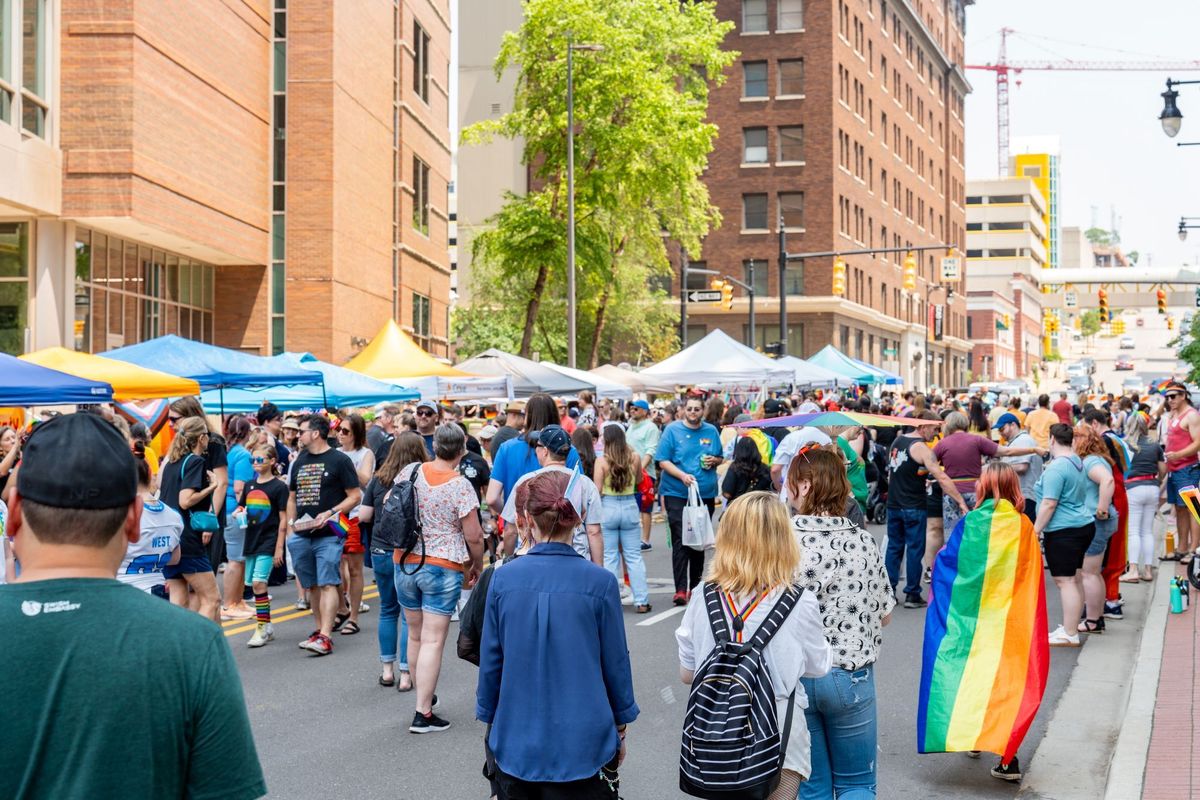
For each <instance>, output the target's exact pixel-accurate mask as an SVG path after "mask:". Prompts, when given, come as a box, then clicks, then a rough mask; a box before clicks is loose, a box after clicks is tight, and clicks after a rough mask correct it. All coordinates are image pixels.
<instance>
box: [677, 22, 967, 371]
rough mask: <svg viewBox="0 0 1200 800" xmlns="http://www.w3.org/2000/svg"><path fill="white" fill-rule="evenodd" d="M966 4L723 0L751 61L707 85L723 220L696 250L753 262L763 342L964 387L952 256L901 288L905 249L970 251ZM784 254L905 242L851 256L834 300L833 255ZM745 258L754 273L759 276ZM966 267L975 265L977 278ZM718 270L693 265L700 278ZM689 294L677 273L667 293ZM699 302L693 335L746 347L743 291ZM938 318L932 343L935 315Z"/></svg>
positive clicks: (722, 266)
mask: <svg viewBox="0 0 1200 800" xmlns="http://www.w3.org/2000/svg"><path fill="white" fill-rule="evenodd" d="M969 4H970V3H969V2H966V1H965V0H953V1H952V2H948V3H947V2H931V1H930V0H837V2H830V3H824V4H813V3H803V2H801V1H800V0H718V3H717V13H718V15H719V16H720V17H722V18H723V19H727V20H732V21H733V22H734V23H735V25H736V29H735V31H734V32H733V33H732V34H731V35H730V36H729V38H728V39H727V45H728V46H729V47H730V48H732V49H736V50H738V51H739V52H740V53H741V56H740V58H739V59H738V61H737V62H736V63H735V64H734V65H733V66H732V68H731V70H730V73H729V75H728V76H727V77H728V80H727V82H726V83H725V85H724V86H722V87H720V88H717V89H715V90H714V91H713V92H712V95H711V102H710V112H709V114H710V118H711V119H712V120H713V121H714V122H715V123H716V124H717V125H718V126H719V128H720V134H719V138H718V141H717V144H716V149H715V151H714V153H713V154H712V158H711V160H710V166H709V170H708V173H707V177H706V181H707V184H708V187H709V191H710V194H711V196H712V199H713V202H714V203H715V204H716V205H717V206H718V207H719V208H720V210H721V214H722V217H723V219H724V222H723V224H722V226H721V227H720V228H719V229H717V230H715V231H713V232H712V233H710V235H709V236H708V238H707V240H706V241H705V242H704V247H703V252H702V253H698V254H691V258H692V259H693V263H695V262H697V261H698V262H703V263H702V266H703V267H704V268H706V269H716V270H718V271H719V272H720V273H722V274H730V275H733V276H735V277H737V278H740V279H745V278H747V277H749V275H750V273H751V269H752V271H753V281H754V285H755V287H756V298H755V304H756V308H755V311H756V324H757V328H758V330H757V331H756V336H755V342H756V343H757V344H758V345H759V346H761V345H762V344H763V343H769V342H773V341H777V340H779V339H780V326H779V306H780V302H779V298H780V294H781V292H782V294H783V295H784V296H785V297H786V305H787V325H788V335H787V341H786V342H785V347H786V350H787V352H789V353H792V354H795V355H800V356H806V355H811V354H813V353H815V352H816V351H817V350H819V349H821V348H822V347H823V346H825V345H826V344H829V343H833V344H834V345H835V346H837V347H838V348H839V349H841V350H842V351H843V352H845V353H847V354H848V355H850V356H852V357H855V358H861V359H863V360H865V361H868V362H870V363H872V364H876V365H880V366H883V367H885V368H887V369H890V370H892V371H895V372H898V373H900V374H901V375H902V376H903V377H904V378H905V383H906V384H907V385H908V386H910V387H917V388H923V387H925V386H926V385H928V384H929V383H932V384H934V385H937V386H943V387H945V386H957V385H961V384H962V381H963V379H964V378H965V375H966V370H967V360H968V359H967V357H968V353H969V350H970V344H969V342H968V341H967V331H966V319H967V311H966V298H965V297H964V296H963V287H962V284H961V283H957V284H945V285H943V282H942V280H941V272H940V263H941V259H942V257H943V256H945V255H947V253H946V252H945V251H941V250H930V251H924V252H920V253H917V254H916V256H917V260H918V269H917V281H916V289H915V291H905V290H904V289H903V274H902V273H903V262H904V259H905V255H906V253H905V252H904V249H905V248H908V247H919V246H932V245H945V244H949V245H953V246H954V247H956V248H958V250H959V251H962V250H965V222H966V212H965V173H964V167H963V136H964V133H963V101H964V98H965V96H966V94H967V92H968V91H969V90H970V87H969V85H968V83H967V81H966V80H965V78H964V76H963V72H962V63H963V32H964V25H965V11H966V6H967V5H969ZM781 228H782V230H783V232H784V233H785V235H786V247H787V252H788V253H790V254H798V253H804V252H826V251H847V250H862V249H872V248H895V249H898V250H901V252H895V253H886V254H876V255H851V256H846V257H845V261H846V264H847V274H846V281H845V283H846V289H845V293H844V294H843V295H841V296H838V295H835V294H834V293H833V278H832V267H833V258H831V257H814V258H806V259H803V260H791V261H789V264H788V268H787V269H786V271H785V272H784V274H783V275H782V280H781V276H780V271H779V258H778V252H779V233H780V229H781ZM751 265H753V268H751ZM968 274H969V270H968ZM709 278H710V276H708V275H702V274H697V275H691V276H689V281H690V283H691V286H690V287H685V288H704V287H703V286H702V285H703V284H706V283H707V281H708V280H709ZM673 288H674V289H675V290H676V291H679V290H680V289H681V287H680V286H679V271H678V270H677V277H676V282H675V285H674V287H673ZM741 295H742V293H741V291H740V290H739V291H738V292H737V296H736V298H735V300H734V304H733V308H732V309H730V310H722V309H720V308H717V307H715V306H712V305H699V304H694V305H692V307H691V308H690V309H689V314H688V323H689V324H688V331H687V335H688V336H687V338H688V339H689V340H690V341H695V340H696V339H697V338H698V337H699V336H701V335H703V334H704V333H705V332H707V331H708V330H710V329H712V328H718V327H719V328H721V329H723V330H725V331H726V332H727V333H729V334H730V335H732V336H734V337H735V338H738V339H743V340H748V339H749V337H748V335H747V333H748V331H747V330H746V328H747V326H748V324H749V319H748V311H749V307H748V306H749V301H748V298H747V297H744V296H741ZM938 306H941V307H942V308H941V309H939V313H941V315H942V319H943V320H944V325H943V327H942V330H941V334H942V335H941V337H940V339H939V338H937V337H936V336H935V334H934V332H933V330H932V326H931V325H930V324H929V322H928V321H929V320H930V319H932V317H933V314H932V313H931V308H937V307H938Z"/></svg>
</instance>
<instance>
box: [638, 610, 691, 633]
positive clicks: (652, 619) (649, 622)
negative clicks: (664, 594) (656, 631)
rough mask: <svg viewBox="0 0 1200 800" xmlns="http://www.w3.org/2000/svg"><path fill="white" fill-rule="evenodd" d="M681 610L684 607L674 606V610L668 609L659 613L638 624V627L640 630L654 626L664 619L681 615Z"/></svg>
mask: <svg viewBox="0 0 1200 800" xmlns="http://www.w3.org/2000/svg"><path fill="white" fill-rule="evenodd" d="M683 609H684V606H675V607H674V608H668V609H667V610H666V611H660V612H658V613H657V614H655V615H654V616H653V617H649V618H647V619H644V620H642V621H641V622H639V623H638V627H639V628H641V627H645V626H646V625H654V624H655V623H657V622H662V621H663V620H664V619H670V618H671V617H673V616H675V615H676V614H682V613H683Z"/></svg>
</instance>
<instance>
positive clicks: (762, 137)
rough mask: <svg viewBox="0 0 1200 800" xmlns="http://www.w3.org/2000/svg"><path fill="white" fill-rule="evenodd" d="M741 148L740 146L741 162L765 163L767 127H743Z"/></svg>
mask: <svg viewBox="0 0 1200 800" xmlns="http://www.w3.org/2000/svg"><path fill="white" fill-rule="evenodd" d="M742 137H743V148H742V163H743V164H766V163H767V160H768V159H767V129H766V128H743V129H742Z"/></svg>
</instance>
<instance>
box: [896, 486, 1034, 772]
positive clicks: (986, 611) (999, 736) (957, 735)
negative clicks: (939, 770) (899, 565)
mask: <svg viewBox="0 0 1200 800" xmlns="http://www.w3.org/2000/svg"><path fill="white" fill-rule="evenodd" d="M931 589H932V596H931V599H930V603H929V610H928V611H927V612H926V616H925V645H924V652H923V656H922V663H921V694H920V699H919V702H918V705H917V751H918V752H921V753H949V752H960V751H964V750H986V751H988V752H991V753H997V754H999V755H1001V756H1002V759H1001V760H1002V761H1003V762H1005V763H1007V762H1008V761H1009V760H1011V759H1012V757H1013V756H1014V755H1015V754H1016V752H1017V748H1018V747H1019V746H1020V744H1021V740H1022V739H1024V738H1025V732H1026V731H1028V730H1029V725H1030V724H1031V723H1032V722H1033V718H1034V715H1035V714H1037V710H1038V707H1039V706H1040V705H1041V702H1042V694H1043V693H1044V692H1045V690H1046V673H1047V671H1048V669H1049V666H1050V656H1049V643H1048V641H1047V632H1046V587H1045V584H1044V579H1043V577H1042V554H1041V550H1040V548H1039V547H1038V540H1037V535H1036V534H1034V532H1033V524H1032V523H1031V522H1030V521H1029V519H1028V518H1027V517H1025V515H1024V514H1022V513H1020V512H1019V511H1017V509H1016V508H1014V507H1013V505H1012V503H1009V502H1008V501H1007V500H1001V501H1000V502H999V503H997V502H996V501H994V500H988V501H986V502H985V503H984V504H983V505H982V506H980V507H979V508H978V509H976V510H974V511H972V512H971V513H969V514H968V515H967V516H965V517H964V518H963V519H962V520H960V521H959V523H958V525H957V526H955V528H954V532H953V533H952V534H951V535H950V538H949V540H948V541H947V542H946V546H945V547H944V548H942V550H941V552H939V553H938V555H937V558H936V560H935V561H934V566H933V584H932V587H931Z"/></svg>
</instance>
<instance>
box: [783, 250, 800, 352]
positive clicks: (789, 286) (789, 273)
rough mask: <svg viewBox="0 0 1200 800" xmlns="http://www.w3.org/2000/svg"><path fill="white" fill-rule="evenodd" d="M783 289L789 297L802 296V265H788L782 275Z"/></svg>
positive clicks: (793, 263)
mask: <svg viewBox="0 0 1200 800" xmlns="http://www.w3.org/2000/svg"><path fill="white" fill-rule="evenodd" d="M783 287H784V291H786V292H787V293H788V295H789V296H790V295H801V294H804V264H802V263H795V262H792V263H789V264H788V266H787V269H786V270H784V274H783ZM797 352H798V351H797Z"/></svg>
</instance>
